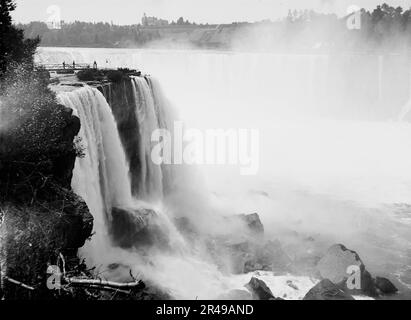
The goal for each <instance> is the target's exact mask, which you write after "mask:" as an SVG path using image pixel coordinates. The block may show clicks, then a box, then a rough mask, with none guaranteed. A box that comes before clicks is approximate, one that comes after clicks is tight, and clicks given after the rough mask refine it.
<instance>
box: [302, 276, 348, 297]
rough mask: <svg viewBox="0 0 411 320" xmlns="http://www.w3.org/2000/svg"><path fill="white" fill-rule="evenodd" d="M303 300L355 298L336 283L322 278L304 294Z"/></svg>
mask: <svg viewBox="0 0 411 320" xmlns="http://www.w3.org/2000/svg"><path fill="white" fill-rule="evenodd" d="M303 300H355V299H354V298H353V297H352V296H351V295H350V294H348V293H346V292H344V291H343V290H342V289H341V288H340V287H339V286H338V285H336V284H334V283H332V282H331V281H330V280H328V279H324V280H322V281H321V282H319V283H318V284H317V285H315V286H314V287H313V288H312V289H311V290H310V291H308V293H307V294H306V295H305V297H304V298H303Z"/></svg>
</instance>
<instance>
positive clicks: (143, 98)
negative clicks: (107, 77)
mask: <svg viewBox="0 0 411 320" xmlns="http://www.w3.org/2000/svg"><path fill="white" fill-rule="evenodd" d="M132 85H133V94H134V100H135V104H136V108H135V112H136V116H137V121H138V124H139V125H138V130H139V132H138V133H136V134H138V135H139V137H140V146H139V147H140V149H139V150H138V153H139V157H140V164H141V172H140V186H139V194H138V195H137V196H138V197H140V198H141V199H144V200H161V199H162V197H163V173H162V168H161V166H159V165H156V164H154V163H153V161H152V160H151V150H152V142H151V135H152V133H153V131H154V130H156V129H158V128H159V127H160V125H161V124H162V113H160V110H159V107H158V104H156V103H155V100H154V99H155V98H154V93H153V90H152V87H151V86H150V85H149V80H147V79H146V78H144V77H133V78H132Z"/></svg>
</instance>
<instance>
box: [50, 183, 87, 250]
mask: <svg viewBox="0 0 411 320" xmlns="http://www.w3.org/2000/svg"><path fill="white" fill-rule="evenodd" d="M66 192H67V194H66V199H65V201H64V207H63V208H64V209H63V212H62V214H61V219H60V221H59V223H58V224H57V226H56V229H57V230H59V232H60V234H61V236H62V237H63V239H64V245H63V248H64V249H78V248H81V247H82V246H83V245H84V243H85V242H86V240H87V239H88V238H89V237H90V235H91V232H92V230H93V221H94V218H93V216H92V215H91V213H90V211H89V209H88V207H87V204H86V203H85V202H84V200H83V199H82V198H81V197H79V196H78V195H76V194H75V193H74V192H72V191H70V190H66Z"/></svg>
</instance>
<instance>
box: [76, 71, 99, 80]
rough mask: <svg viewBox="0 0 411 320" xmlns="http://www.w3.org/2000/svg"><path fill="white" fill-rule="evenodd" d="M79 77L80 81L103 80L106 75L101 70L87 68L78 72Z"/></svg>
mask: <svg viewBox="0 0 411 320" xmlns="http://www.w3.org/2000/svg"><path fill="white" fill-rule="evenodd" d="M77 78H78V79H79V80H80V81H99V80H102V79H103V78H104V77H103V75H102V74H101V72H100V71H99V70H95V69H87V70H81V71H79V72H78V73H77Z"/></svg>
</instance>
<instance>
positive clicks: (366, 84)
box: [37, 48, 411, 297]
mask: <svg viewBox="0 0 411 320" xmlns="http://www.w3.org/2000/svg"><path fill="white" fill-rule="evenodd" d="M37 60H38V62H41V63H63V61H64V62H66V64H71V63H72V62H73V61H75V62H76V63H90V64H93V62H94V61H96V62H97V64H98V67H100V68H106V67H107V68H113V67H129V68H137V69H140V70H142V71H143V72H145V73H149V74H152V75H155V77H156V78H157V79H158V81H159V83H161V86H162V88H163V91H164V92H165V94H166V96H167V97H168V99H169V100H170V101H171V103H172V104H173V105H174V106H175V108H176V110H177V112H178V114H179V117H180V118H181V119H182V120H183V121H184V123H185V124H186V127H188V128H196V129H200V130H206V129H230V128H234V129H240V128H241V129H257V130H258V132H259V137H260V141H259V170H258V172H257V174H256V175H252V176H241V175H240V170H239V166H238V165H213V166H211V165H198V166H197V168H196V170H197V172H199V174H198V175H196V179H197V180H200V181H201V183H200V184H196V185H193V186H192V188H197V187H198V188H199V185H204V188H203V189H202V191H201V192H204V193H207V194H208V196H207V199H208V200H209V203H208V204H207V206H211V207H214V208H218V210H219V211H222V212H227V213H235V212H237V213H238V212H258V213H259V214H260V216H261V219H262V221H263V223H264V225H265V229H266V231H267V233H268V234H269V235H271V236H273V237H278V238H279V239H280V240H282V241H284V243H285V246H286V247H287V248H288V250H291V251H292V250H296V249H295V248H296V247H298V244H297V245H296V244H295V242H294V241H293V240H292V239H291V240H289V242H287V241H288V240H287V239H289V238H290V235H291V234H296V233H297V234H301V235H307V236H308V235H309V236H311V237H313V238H314V239H315V240H316V242H317V244H318V245H317V248H316V250H319V251H321V250H325V249H326V248H327V247H328V246H330V245H331V244H333V243H336V242H337V243H344V244H345V245H346V246H347V247H349V248H351V249H353V250H356V251H357V252H358V253H359V255H360V256H361V258H362V259H363V261H364V263H365V265H366V266H367V268H368V269H369V270H370V272H371V273H373V274H379V275H388V276H389V277H390V279H393V280H394V281H396V284H397V285H398V286H399V287H400V288H401V291H402V293H401V294H402V296H404V297H405V296H410V293H409V290H410V288H411V232H410V231H411V170H410V168H411V124H410V123H409V122H408V121H407V119H411V114H408V105H409V104H410V103H409V100H410V98H411V97H410V88H411V83H410V79H411V67H410V61H409V59H408V58H406V57H402V56H391V55H387V56H373V55H340V56H327V55H318V56H316V55H274V54H263V53H234V52H218V51H183V50H181V51H177V50H174V51H172V50H136V49H129V50H128V49H86V48H75V49H74V48H41V49H39V52H38V54H37ZM410 109H411V108H410ZM410 113H411V112H410ZM197 180H196V181H197ZM188 181H190V180H188ZM193 181H194V180H193ZM196 183H197V182H196ZM187 188H189V186H187ZM186 201H187V202H190V199H187V200H186ZM181 205H182V206H185V207H187V208H189V207H190V204H181ZM172 267H173V266H172V265H170V268H172ZM179 267H180V266H179V265H175V269H178V268H179ZM194 270H195V268H193V270H192V272H195V271H194ZM187 272H191V270H188V271H187ZM200 284H201V283H200ZM210 290H211V289H210Z"/></svg>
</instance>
